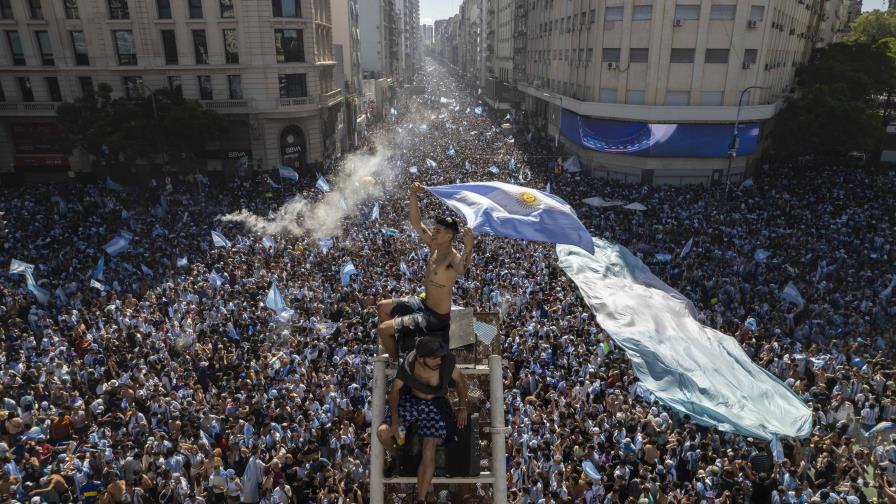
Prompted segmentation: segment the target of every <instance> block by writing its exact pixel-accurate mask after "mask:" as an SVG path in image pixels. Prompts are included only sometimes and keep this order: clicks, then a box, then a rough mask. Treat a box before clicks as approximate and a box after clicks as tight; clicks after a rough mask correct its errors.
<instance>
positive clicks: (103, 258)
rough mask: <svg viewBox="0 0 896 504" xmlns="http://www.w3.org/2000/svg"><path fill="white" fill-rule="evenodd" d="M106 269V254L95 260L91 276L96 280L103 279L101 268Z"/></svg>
mask: <svg viewBox="0 0 896 504" xmlns="http://www.w3.org/2000/svg"><path fill="white" fill-rule="evenodd" d="M105 269H106V256H100V260H99V261H97V262H96V268H94V269H93V277H94V278H96V279H97V280H102V279H103V270H105Z"/></svg>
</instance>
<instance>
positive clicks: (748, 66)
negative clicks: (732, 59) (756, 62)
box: [743, 63, 753, 70]
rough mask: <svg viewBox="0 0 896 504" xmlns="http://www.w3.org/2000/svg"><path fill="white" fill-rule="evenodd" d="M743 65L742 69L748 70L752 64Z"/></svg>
mask: <svg viewBox="0 0 896 504" xmlns="http://www.w3.org/2000/svg"><path fill="white" fill-rule="evenodd" d="M743 67H744V70H749V69H750V68H753V64H752V63H744V64H743Z"/></svg>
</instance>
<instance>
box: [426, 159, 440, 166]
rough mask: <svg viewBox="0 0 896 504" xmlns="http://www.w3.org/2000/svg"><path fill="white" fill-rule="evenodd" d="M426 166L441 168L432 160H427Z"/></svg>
mask: <svg viewBox="0 0 896 504" xmlns="http://www.w3.org/2000/svg"><path fill="white" fill-rule="evenodd" d="M426 166H429V167H430V168H438V167H439V165H437V164H436V162H435V161H433V160H432V159H427V160H426Z"/></svg>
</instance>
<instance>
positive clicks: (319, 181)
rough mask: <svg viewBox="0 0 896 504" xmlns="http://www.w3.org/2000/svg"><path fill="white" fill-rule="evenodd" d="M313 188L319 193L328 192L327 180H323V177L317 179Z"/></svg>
mask: <svg viewBox="0 0 896 504" xmlns="http://www.w3.org/2000/svg"><path fill="white" fill-rule="evenodd" d="M314 186H315V187H317V188H318V189H320V190H321V192H325V193H327V192H330V184H328V183H327V179H325V178H324V176H323V175H320V176H319V177H317V182H316V183H315V184H314Z"/></svg>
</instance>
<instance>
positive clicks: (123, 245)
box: [103, 236, 131, 257]
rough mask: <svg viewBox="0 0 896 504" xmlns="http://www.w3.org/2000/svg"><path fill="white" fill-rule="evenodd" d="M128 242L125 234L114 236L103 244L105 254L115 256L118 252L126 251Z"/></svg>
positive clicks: (129, 242) (129, 241)
mask: <svg viewBox="0 0 896 504" xmlns="http://www.w3.org/2000/svg"><path fill="white" fill-rule="evenodd" d="M130 244H131V240H129V239H127V238H126V237H125V236H116V237H115V238H112V239H111V240H109V243H107V244H105V245H103V248H104V249H105V250H106V253H107V254H109V255H110V256H112V257H115V256H117V255H118V254H120V253H122V252H125V251H127V249H128V247H129V246H130Z"/></svg>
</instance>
